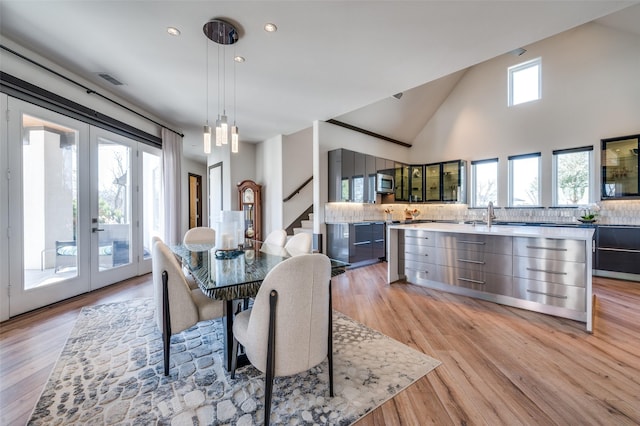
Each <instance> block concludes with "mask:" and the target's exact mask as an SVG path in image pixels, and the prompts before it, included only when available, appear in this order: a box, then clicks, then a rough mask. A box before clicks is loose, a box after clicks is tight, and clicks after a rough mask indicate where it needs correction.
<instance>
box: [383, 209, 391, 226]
mask: <svg viewBox="0 0 640 426" xmlns="http://www.w3.org/2000/svg"><path fill="white" fill-rule="evenodd" d="M384 214H385V216H386V218H387V222H389V223H390V222H392V221H393V220H392V217H393V209H392V208H391V207H388V208H386V209H384Z"/></svg>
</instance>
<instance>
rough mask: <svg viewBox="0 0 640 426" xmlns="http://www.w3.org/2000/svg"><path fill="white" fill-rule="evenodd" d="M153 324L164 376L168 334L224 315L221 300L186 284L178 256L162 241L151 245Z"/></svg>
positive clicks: (166, 364)
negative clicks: (159, 338)
mask: <svg viewBox="0 0 640 426" xmlns="http://www.w3.org/2000/svg"><path fill="white" fill-rule="evenodd" d="M152 269H153V286H154V301H155V306H156V323H157V325H158V328H160V331H161V332H162V348H163V352H164V375H165V376H167V375H169V356H170V348H171V336H172V335H174V334H178V333H180V332H182V331H184V330H186V329H187V328H190V327H191V326H193V325H195V324H196V323H198V322H200V321H205V320H210V319H214V318H219V317H221V316H223V315H224V301H222V300H215V299H211V298H209V297H208V296H207V295H206V294H204V293H203V292H202V291H200V289H199V288H196V289H191V288H189V285H188V284H187V282H186V280H185V277H184V274H183V273H182V268H181V267H180V264H179V263H178V259H176V256H175V255H174V254H173V253H172V252H171V249H169V247H168V246H167V245H166V244H165V243H163V242H162V241H157V242H156V243H155V244H154V245H153V257H152Z"/></svg>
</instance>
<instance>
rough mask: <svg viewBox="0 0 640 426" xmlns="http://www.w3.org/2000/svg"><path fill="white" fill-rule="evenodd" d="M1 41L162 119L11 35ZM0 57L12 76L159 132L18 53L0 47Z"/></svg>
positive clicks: (4, 68)
mask: <svg viewBox="0 0 640 426" xmlns="http://www.w3.org/2000/svg"><path fill="white" fill-rule="evenodd" d="M2 44H4V45H5V46H7V47H9V48H11V49H13V50H15V51H16V52H19V53H21V54H23V55H25V56H26V57H28V58H30V59H32V60H35V61H37V62H39V63H41V64H43V65H45V66H47V67H49V68H51V69H53V70H55V71H57V72H59V73H60V74H62V75H64V76H67V77H69V78H71V79H73V80H75V81H77V82H79V83H81V84H83V85H85V86H87V87H90V88H93V89H95V90H96V91H97V92H98V93H100V94H102V95H105V96H107V97H109V98H111V99H113V100H115V101H117V102H119V103H121V104H123V105H125V106H127V107H129V108H131V109H132V110H134V111H138V112H140V113H141V114H143V115H146V116H148V117H150V118H153V119H154V120H156V121H158V122H162V120H160V119H158V118H157V117H153V116H152V115H150V114H149V113H147V112H146V111H143V110H141V109H140V108H138V107H137V106H135V105H132V104H130V103H128V102H127V101H125V100H124V99H121V98H119V97H118V96H117V95H115V94H113V93H111V92H109V91H108V90H105V89H102V88H101V87H98V86H96V85H95V84H94V83H90V82H88V81H86V80H84V79H82V78H81V77H79V76H77V75H75V74H73V73H72V72H70V71H68V70H66V69H64V68H62V67H60V66H58V65H57V64H56V63H54V62H52V61H50V60H48V59H46V58H44V57H42V56H40V55H37V54H36V53H34V52H32V51H30V50H28V49H27V48H25V47H23V46H20V45H19V44H18V43H16V42H14V41H13V40H11V39H8V38H6V37H3V38H2ZM0 58H1V60H0V69H1V70H2V71H4V72H6V73H8V74H11V75H13V76H14V77H17V78H20V79H22V80H25V81H27V82H29V83H31V84H34V85H36V86H39V87H41V88H43V89H45V90H48V91H50V92H53V93H57V94H59V95H61V96H63V97H65V98H67V99H69V100H72V101H74V102H77V103H79V104H80V105H83V106H86V107H88V108H92V109H95V110H96V111H98V112H100V113H102V114H105V115H108V116H109V117H112V118H115V119H116V120H120V121H122V122H124V123H127V124H129V125H131V126H133V127H135V128H137V129H140V130H142V131H145V132H147V133H149V134H152V135H154V136H158V137H160V134H161V129H160V127H159V126H157V125H156V124H153V123H152V122H150V121H148V120H145V119H143V118H142V117H139V116H137V115H134V114H132V113H131V112H129V111H126V110H125V109H123V108H121V107H119V106H116V105H114V104H113V103H111V102H108V101H105V100H104V99H102V98H100V97H98V96H96V95H91V94H88V93H87V91H86V90H85V89H82V88H81V87H78V86H76V85H75V84H71V83H69V82H67V81H66V80H63V79H61V78H60V77H57V76H55V75H53V74H51V73H49V72H47V71H44V70H42V69H41V68H39V67H36V66H35V65H33V64H31V63H29V62H26V61H25V60H23V59H20V58H19V57H17V56H15V55H13V54H10V53H7V52H5V51H0ZM169 127H171V126H169Z"/></svg>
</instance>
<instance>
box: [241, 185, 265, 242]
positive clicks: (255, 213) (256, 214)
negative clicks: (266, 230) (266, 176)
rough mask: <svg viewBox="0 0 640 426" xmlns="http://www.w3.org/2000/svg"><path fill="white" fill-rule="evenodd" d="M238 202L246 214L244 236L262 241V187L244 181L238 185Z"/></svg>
mask: <svg viewBox="0 0 640 426" xmlns="http://www.w3.org/2000/svg"><path fill="white" fill-rule="evenodd" d="M238 201H239V203H240V206H239V207H240V211H242V212H243V214H244V236H245V237H246V238H249V239H252V240H258V241H262V185H258V184H257V183H255V182H254V181H252V180H243V181H242V182H240V183H239V184H238Z"/></svg>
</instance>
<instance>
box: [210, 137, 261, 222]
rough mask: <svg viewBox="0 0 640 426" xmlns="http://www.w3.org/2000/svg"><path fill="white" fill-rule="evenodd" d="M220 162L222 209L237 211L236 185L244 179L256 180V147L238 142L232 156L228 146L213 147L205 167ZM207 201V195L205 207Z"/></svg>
mask: <svg viewBox="0 0 640 426" xmlns="http://www.w3.org/2000/svg"><path fill="white" fill-rule="evenodd" d="M220 162H221V163H222V192H223V194H222V209H223V210H238V187H237V185H238V183H240V182H242V181H243V180H246V179H251V180H253V181H255V180H256V176H257V174H256V164H257V163H256V146H255V144H251V143H245V142H240V143H239V144H238V152H237V153H235V154H234V153H232V152H231V146H230V145H223V146H222V147H217V146H215V145H214V146H213V147H212V148H211V154H209V156H208V158H207V167H208V166H212V165H214V164H217V163H220ZM205 175H207V173H205ZM258 183H260V182H258ZM207 194H209V192H207ZM208 199H209V196H208V195H207V201H206V202H207V205H209V201H208Z"/></svg>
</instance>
